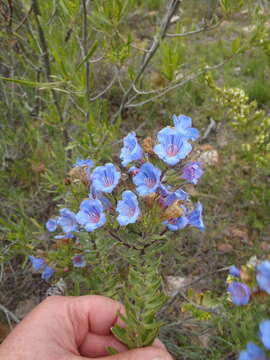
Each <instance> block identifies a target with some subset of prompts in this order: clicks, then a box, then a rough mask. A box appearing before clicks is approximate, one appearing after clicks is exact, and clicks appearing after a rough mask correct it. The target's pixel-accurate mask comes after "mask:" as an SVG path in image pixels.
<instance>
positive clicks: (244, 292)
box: [228, 281, 250, 306]
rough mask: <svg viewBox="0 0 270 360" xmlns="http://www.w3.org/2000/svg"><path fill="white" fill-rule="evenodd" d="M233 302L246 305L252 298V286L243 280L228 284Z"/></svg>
mask: <svg viewBox="0 0 270 360" xmlns="http://www.w3.org/2000/svg"><path fill="white" fill-rule="evenodd" d="M228 292H229V293H230V295H231V299H232V302H233V303H234V304H235V305H237V306H242V305H246V304H248V303H249V300H250V288H249V286H248V285H246V284H244V283H241V282H236V281H235V282H232V283H230V284H229V286H228Z"/></svg>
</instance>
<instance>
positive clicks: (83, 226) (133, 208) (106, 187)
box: [46, 115, 205, 267]
mask: <svg viewBox="0 0 270 360" xmlns="http://www.w3.org/2000/svg"><path fill="white" fill-rule="evenodd" d="M173 122H174V126H173V127H170V126H167V127H165V128H164V129H162V130H160V131H159V132H158V134H157V137H156V140H154V139H153V140H152V139H151V141H152V149H151V152H148V151H147V150H146V149H145V150H144V146H141V145H140V144H139V141H138V139H137V137H136V134H135V132H131V133H129V134H128V135H127V136H126V137H125V138H124V140H123V147H122V149H121V152H120V160H121V164H122V166H123V167H127V169H126V170H127V172H126V174H127V175H125V176H123V174H121V171H120V170H119V167H118V166H116V165H114V164H112V163H107V164H104V165H103V166H97V167H95V168H94V163H93V161H92V160H90V159H86V160H84V159H77V160H76V162H75V164H74V165H73V168H74V171H73V175H74V174H76V168H78V169H79V171H77V173H78V174H81V170H83V171H85V174H86V175H87V178H88V180H89V181H88V182H84V184H85V185H86V186H89V184H90V189H89V196H88V198H87V199H84V200H83V201H82V202H81V204H80V209H79V211H78V212H77V213H74V212H73V211H71V210H69V209H67V208H64V209H61V210H60V215H59V216H58V217H55V218H51V219H49V220H48V221H47V223H46V228H47V230H48V231H49V232H54V231H56V230H57V229H58V228H59V227H60V228H61V230H62V231H63V233H64V234H62V235H57V236H56V238H58V239H59V238H71V237H73V236H75V235H76V232H78V231H87V232H92V231H94V230H96V229H98V228H100V227H102V226H104V225H105V223H106V221H107V218H108V216H110V215H111V214H112V213H114V211H113V209H114V208H115V210H116V212H117V213H118V216H116V217H115V219H116V221H117V222H118V224H119V225H120V226H127V225H129V224H134V223H136V222H137V221H138V220H139V218H140V216H141V215H143V214H142V212H141V207H140V203H141V200H140V197H141V198H142V200H143V201H145V199H146V198H147V197H148V196H155V199H156V203H157V204H158V206H160V209H161V210H160V212H161V213H166V214H167V217H166V218H161V223H163V224H164V225H165V226H166V227H167V229H168V230H171V231H176V230H179V229H183V228H184V227H186V226H188V225H189V226H192V227H197V228H198V229H199V230H201V231H204V229H205V227H204V223H203V219H202V211H203V209H202V205H201V204H200V203H199V202H198V203H197V204H195V206H192V203H191V200H190V198H189V195H188V194H187V193H186V192H185V191H184V190H183V189H182V188H178V189H176V190H175V189H173V187H171V186H170V185H169V184H168V183H167V179H166V177H165V176H164V174H165V172H166V171H164V170H163V171H162V170H161V169H160V168H159V167H158V166H157V164H159V163H160V159H161V160H162V161H164V163H165V164H166V165H169V166H170V167H174V171H175V174H176V176H177V177H178V179H179V181H180V180H181V179H183V180H184V181H183V180H182V183H183V186H184V185H185V184H186V183H190V184H197V182H198V180H199V179H200V177H201V176H202V175H203V170H202V168H201V165H200V163H199V162H191V163H186V162H184V163H183V166H182V170H181V169H179V168H177V167H176V165H177V164H180V165H182V162H183V160H184V159H185V158H186V157H187V156H188V155H189V154H190V153H191V151H192V148H193V147H192V141H194V140H196V139H198V137H199V131H198V130H197V129H195V128H193V127H192V120H191V118H189V117H187V116H185V115H180V116H176V115H173ZM150 160H151V161H150ZM163 167H164V166H163ZM130 180H131V181H130ZM127 182H129V183H128V184H127ZM122 185H123V186H122ZM116 187H117V188H119V189H121V188H123V187H126V189H124V191H122V190H120V191H122V192H120V193H119V191H118V192H117V191H116ZM132 187H133V189H132ZM132 190H133V191H132ZM135 191H136V193H137V195H136V193H135ZM116 199H118V200H116ZM112 200H116V203H115V204H112V202H113V201H112ZM185 205H188V206H185ZM190 208H193V210H187V209H190ZM170 214H171V215H170ZM175 214H176V215H175ZM79 260H80V261H79ZM72 262H73V265H74V266H75V267H82V266H85V261H84V259H83V258H82V257H81V256H80V255H78V254H77V255H75V256H74V258H73V259H72Z"/></svg>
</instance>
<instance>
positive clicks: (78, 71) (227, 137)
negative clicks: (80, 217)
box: [0, 0, 270, 359]
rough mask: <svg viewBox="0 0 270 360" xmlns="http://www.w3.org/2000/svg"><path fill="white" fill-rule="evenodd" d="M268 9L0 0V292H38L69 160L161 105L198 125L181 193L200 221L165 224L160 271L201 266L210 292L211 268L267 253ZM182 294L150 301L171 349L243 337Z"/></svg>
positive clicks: (214, 353)
mask: <svg viewBox="0 0 270 360" xmlns="http://www.w3.org/2000/svg"><path fill="white" fill-rule="evenodd" d="M269 13H270V9H269V4H268V2H267V1H262V0H261V1H255V0H247V1H243V2H241V1H237V2H235V1H228V0H226V1H225V0H223V1H215V0H204V1H200V2H198V1H197V0H193V1H176V0H174V1H170V2H168V1H164V0H144V1H140V0H111V1H106V0H102V1H95V0H92V1H91V0H81V1H79V0H77V1H71V0H58V1H38V0H31V1H30V0H16V2H15V1H13V0H4V1H2V2H1V5H0V19H1V30H0V39H1V53H0V75H1V77H0V129H1V131H0V137H1V140H0V159H1V172H0V197H1V209H0V303H2V304H3V305H4V306H5V307H6V308H8V309H10V310H12V311H13V310H15V309H16V306H17V304H18V302H19V301H20V300H24V299H27V298H29V297H31V296H32V294H39V296H40V297H41V298H42V296H43V295H44V292H45V290H46V288H47V287H48V285H47V284H46V283H45V282H43V281H41V280H39V277H37V276H36V275H33V274H32V273H31V270H30V264H29V263H28V261H27V256H28V255H29V253H34V249H35V248H40V249H43V250H47V249H48V248H49V247H50V246H51V245H52V240H51V239H49V238H48V237H47V235H44V225H43V224H44V223H45V221H46V220H47V219H48V218H49V217H50V216H51V215H53V214H55V211H56V209H55V208H56V204H61V203H62V204H63V203H64V202H65V200H66V198H67V196H68V195H67V191H68V187H67V181H66V179H67V173H68V171H69V169H70V167H71V165H72V164H73V163H74V160H75V159H76V158H77V157H82V158H86V157H89V158H92V159H94V160H95V161H96V162H99V161H101V162H104V161H110V160H113V159H115V158H116V157H117V156H118V153H119V149H120V147H121V143H120V142H119V140H120V139H121V138H122V137H123V136H124V135H125V134H126V133H127V132H128V131H131V130H136V132H137V134H138V135H139V137H143V136H144V135H145V134H148V133H149V132H151V131H155V130H157V129H159V128H161V127H162V126H164V125H167V124H168V123H169V122H170V117H171V115H172V114H173V113H176V114H180V113H183V114H186V115H189V116H191V117H192V118H193V122H194V125H195V126H196V127H197V128H199V129H200V131H201V134H202V137H201V143H200V146H199V147H198V149H196V151H198V152H201V153H202V154H204V155H203V156H204V157H203V158H204V159H205V158H206V160H205V162H206V163H205V169H206V171H205V176H204V178H203V179H202V182H201V186H200V187H199V189H200V190H199V192H195V193H194V197H195V198H199V199H200V200H201V202H203V204H204V206H205V223H206V227H207V231H206V233H205V234H204V235H203V236H202V235H201V234H193V235H192V237H189V238H185V236H183V237H182V238H180V237H179V235H177V237H176V239H175V241H176V249H177V251H175V247H174V248H171V249H170V248H168V253H167V254H166V256H165V260H164V263H163V276H164V278H165V277H166V276H168V275H172V276H177V277H179V276H181V277H185V278H190V279H194V278H196V277H198V276H199V275H201V274H205V278H204V282H203V284H201V288H202V289H201V290H211V291H212V292H213V293H214V294H215V296H219V295H222V294H224V293H225V284H224V279H225V274H226V273H223V272H222V271H219V270H220V269H223V268H224V267H226V266H228V265H231V264H232V263H237V264H243V263H245V261H246V260H247V259H248V258H249V257H250V256H253V255H257V256H258V257H261V258H265V257H267V255H268V253H269V249H270V238H269V230H270V229H269V200H270V190H269V153H270V149H269V142H270V141H269V130H270V125H269V118H268V116H269V115H268V114H269V100H270V91H269V86H268V84H269V79H270V39H269V29H270V24H269V21H268V17H269ZM235 88H241V89H243V91H244V94H243V93H240V95H239V92H237V91H236V90H235ZM231 89H234V90H231ZM241 96H242V97H241ZM209 124H210V126H209ZM205 154H206V155H205ZM207 159H208V160H207ZM208 274H209V276H208ZM205 279H207V281H205ZM178 295H179V294H178ZM182 301H183V298H181V296H178V297H176V298H175V299H174V302H173V303H171V305H170V306H168V307H167V308H166V310H165V311H164V312H163V314H161V316H162V318H163V319H164V321H165V322H166V323H167V325H165V327H164V330H163V333H162V335H163V339H164V340H165V342H166V343H167V345H168V347H169V349H170V350H171V351H172V353H173V354H174V356H175V357H176V359H197V358H204V359H217V358H219V359H229V358H230V359H233V358H234V356H235V353H236V352H237V351H238V350H239V348H240V346H243V345H244V344H239V343H238V342H237V341H235V340H234V338H233V336H232V334H231V333H230V331H229V329H228V328H227V329H226V330H224V328H222V326H224V327H225V325H224V323H223V325H220V326H219V329H223V330H222V331H221V330H220V331H218V330H216V329H217V326H216V323H214V324H213V323H211V324H209V321H205V322H203V323H201V322H200V321H197V319H196V321H195V320H194V318H192V321H187V320H186V318H185V317H183V314H182V313H181V306H182ZM226 321H229V320H228V319H227V320H226ZM212 328H214V329H215V330H214V331H213V330H212ZM209 329H210V330H209ZM205 334H208V335H207V336H208V338H207V342H206V343H205V341H206V340H203V339H205V337H204V338H203V336H205ZM209 334H210V335H209ZM230 336H231V338H230ZM228 337H229V338H228ZM209 344H211V346H209ZM228 353H229V354H230V355H229V356H231V357H229V356H228Z"/></svg>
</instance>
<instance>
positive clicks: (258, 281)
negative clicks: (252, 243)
mask: <svg viewBox="0 0 270 360" xmlns="http://www.w3.org/2000/svg"><path fill="white" fill-rule="evenodd" d="M227 283H228V284H229V285H228V293H229V295H230V300H231V301H232V303H233V304H234V305H237V306H238V307H239V310H241V308H243V307H245V308H246V309H245V314H242V312H241V311H240V313H239V314H238V317H239V315H240V318H239V321H241V322H243V323H244V322H245V318H248V319H249V321H247V324H248V323H250V321H254V320H255V319H256V320H257V319H258V318H259V319H261V321H260V325H259V338H260V340H261V342H262V344H263V345H264V347H265V348H266V350H270V320H269V319H266V316H269V312H268V306H269V295H270V262H269V261H268V260H264V261H258V260H257V258H256V257H253V258H251V259H250V260H249V261H248V263H247V264H246V265H242V266H241V268H237V267H236V266H235V265H233V266H231V267H230V269H229V276H228V278H227ZM240 319H241V320H240ZM245 327H246V325H243V328H245ZM250 328H251V334H250V335H248V336H245V337H247V338H248V339H250V337H251V336H252V337H253V335H254V330H255V329H252V326H250ZM238 330H239V329H238ZM239 337H240V334H239ZM251 359H255V360H256V359H257V360H259V359H263V360H266V359H268V357H267V356H266V354H265V352H264V351H263V350H262V349H261V347H260V346H258V345H257V344H255V343H254V342H253V341H249V342H248V344H247V346H246V349H245V350H242V351H241V353H240V355H239V360H251Z"/></svg>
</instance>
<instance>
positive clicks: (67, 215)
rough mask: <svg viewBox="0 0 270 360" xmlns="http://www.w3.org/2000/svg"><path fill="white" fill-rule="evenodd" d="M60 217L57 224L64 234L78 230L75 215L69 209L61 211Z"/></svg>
mask: <svg viewBox="0 0 270 360" xmlns="http://www.w3.org/2000/svg"><path fill="white" fill-rule="evenodd" d="M60 215H61V216H60V217H59V219H58V224H59V225H60V226H61V228H62V229H63V231H64V232H65V233H70V232H72V231H77V230H78V224H77V220H76V215H75V213H74V212H73V211H70V210H69V209H66V208H64V209H61V210H60Z"/></svg>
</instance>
